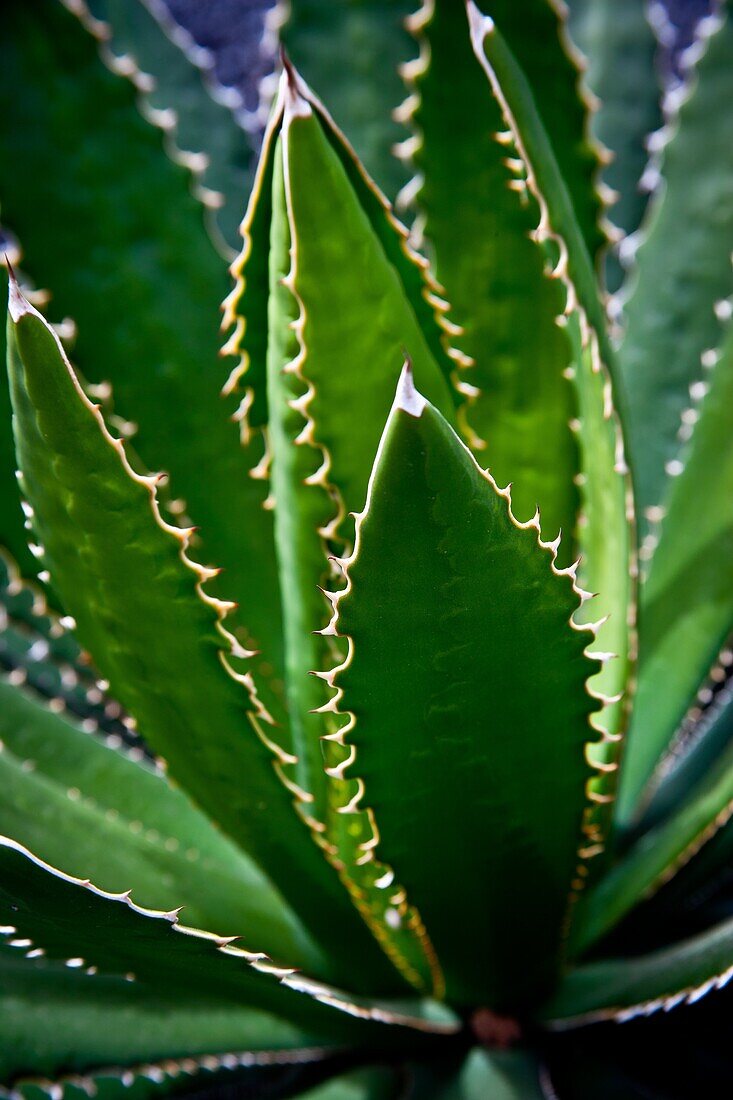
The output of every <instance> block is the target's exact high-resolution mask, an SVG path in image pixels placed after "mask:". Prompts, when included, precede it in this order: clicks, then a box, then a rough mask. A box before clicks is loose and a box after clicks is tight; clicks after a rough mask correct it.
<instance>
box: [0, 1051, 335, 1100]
mask: <svg viewBox="0 0 733 1100" xmlns="http://www.w3.org/2000/svg"><path fill="white" fill-rule="evenodd" d="M337 1053H338V1051H337V1049H336V1048H334V1049H330V1048H321V1047H301V1048H298V1049H292V1050H257V1051H249V1050H248V1051H237V1052H232V1051H229V1052H227V1053H226V1054H200V1055H196V1056H195V1057H190V1058H165V1059H160V1060H158V1061H154V1062H139V1063H136V1064H133V1065H130V1066H121V1065H114V1066H102V1067H100V1068H99V1069H94V1070H93V1071H91V1072H89V1073H73V1074H72V1073H69V1074H63V1075H61V1076H59V1077H55V1078H53V1079H51V1078H49V1077H22V1078H21V1079H20V1080H18V1081H17V1082H16V1083H15V1084H14V1085H13V1086H12V1088H10V1089H7V1088H4V1087H3V1086H2V1085H0V1100H27V1097H25V1095H24V1093H23V1092H22V1090H23V1089H24V1088H34V1089H39V1090H40V1091H41V1092H43V1093H45V1094H46V1096H47V1097H48V1100H64V1093H65V1090H66V1088H67V1087H68V1088H75V1089H79V1090H80V1091H81V1092H84V1093H86V1095H87V1096H88V1097H90V1100H91V1098H93V1097H95V1096H97V1094H98V1092H99V1087H98V1084H97V1081H98V1080H99V1079H100V1078H105V1079H108V1078H112V1079H114V1080H117V1081H119V1082H120V1084H121V1085H122V1086H123V1087H124V1088H130V1087H131V1086H132V1085H133V1084H134V1083H135V1081H136V1080H137V1079H139V1078H141V1077H144V1078H147V1079H148V1080H149V1081H151V1082H152V1083H153V1084H162V1083H163V1081H165V1079H166V1078H172V1079H175V1078H178V1077H194V1076H196V1075H197V1074H198V1073H200V1072H201V1071H202V1070H203V1071H204V1072H208V1073H217V1072H219V1071H221V1070H229V1071H231V1072H236V1071H237V1070H239V1069H249V1068H253V1069H254V1068H260V1067H264V1066H298V1065H310V1064H312V1063H314V1062H320V1061H324V1060H325V1059H327V1058H329V1057H333V1056H334V1054H337Z"/></svg>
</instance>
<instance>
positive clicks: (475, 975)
mask: <svg viewBox="0 0 733 1100" xmlns="http://www.w3.org/2000/svg"><path fill="white" fill-rule="evenodd" d="M345 569H346V576H347V587H346V590H345V591H344V592H343V593H339V594H337V595H336V597H335V606H336V614H335V617H334V619H333V621H332V624H331V627H330V630H332V631H335V632H336V633H337V635H338V636H340V637H342V638H347V639H348V643H349V654H348V657H347V659H346V661H344V663H343V664H342V665H340V666H339V667H337V668H336V669H334V670H333V672H332V673H330V674H328V676H327V679H328V681H329V682H330V683H332V684H333V686H334V687H335V688H336V689H337V692H336V695H335V697H334V699H333V700H332V703H331V704H330V707H331V709H332V710H333V711H335V714H336V717H335V718H334V719H333V722H334V725H335V726H336V727H337V728H336V729H335V731H334V734H333V735H331V736H330V737H329V738H328V739H327V743H328V750H329V751H328V757H327V759H328V761H329V765H330V772H329V774H330V775H331V776H332V778H333V782H334V784H335V790H336V791H337V793H338V794H339V796H340V803H341V805H342V806H343V809H342V811H341V812H342V816H343V817H344V818H345V824H344V825H343V827H342V831H341V832H335V831H334V833H333V834H332V838H333V841H334V843H336V844H337V845H338V846H339V851H340V854H342V856H343V858H344V859H351V860H354V855H355V853H353V852H351V851H350V850H349V847H348V843H347V841H346V839H345V837H348V834H349V833H350V832H351V831H352V830H353V831H354V832H356V829H357V828H358V827H359V821H360V818H364V817H368V818H370V821H371V823H372V825H373V838H372V840H371V842H370V843H363V844H362V845H361V849H362V850H361V859H360V860H359V861H358V862H357V861H354V862H355V866H354V867H353V868H352V869H351V873H353V874H355V875H356V874H361V875H362V877H363V878H364V880H365V881H366V880H368V878H369V876H371V877H372V878H373V879H374V880H375V881H374V882H373V883H372V886H373V890H372V892H371V894H370V895H369V896H370V897H372V896H374V895H377V896H379V895H380V894H381V898H382V903H381V904H382V906H384V907H389V906H390V905H391V910H388V911H387V912H386V913H385V914H384V915H385V919H386V922H387V924H388V925H389V926H390V927H392V928H395V929H399V928H400V927H404V928H405V929H407V928H409V927H413V926H414V927H416V928H417V929H418V933H419V929H420V925H419V923H418V922H419V919H420V918H421V919H422V922H424V933H423V934H424V936H427V937H429V939H427V941H426V944H427V947H428V948H429V947H430V945H432V948H433V949H434V951H435V954H436V959H435V960H434V962H437V963H438V964H439V965H440V966H441V967H442V970H443V973H444V976H445V981H446V985H447V991H448V996H449V998H451V999H453V1000H454V1001H457V1002H458V1003H459V1004H465V1005H475V1004H481V1005H488V1006H489V1007H492V1008H495V1009H498V1010H499V1011H511V1010H512V1009H513V1008H516V1006H517V1005H519V1004H525V1005H526V1003H527V1001H528V1000H531V999H532V998H533V997H536V996H537V995H538V994H539V992H540V991H541V990H542V988H543V987H544V985H545V984H546V983H547V982H548V981H551V980H552V977H553V974H554V973H555V972H556V969H557V967H558V965H559V954H560V950H561V946H560V945H561V938H562V931H561V929H562V925H563V921H564V919H565V916H566V913H567V907H568V904H569V897H570V894H571V892H572V890H573V888H574V887H577V885H578V883H577V881H576V874H575V872H576V866H577V864H578V858H579V857H578V845H579V841H580V838H581V826H582V824H583V816H584V811H585V809H586V807H587V801H586V783H587V781H588V779H589V777H590V774H591V771H590V768H589V766H588V763H587V762H586V759H585V745H586V742H587V741H588V739H589V736H590V735H591V734H590V730H589V726H588V720H589V717H590V713H591V711H592V710H593V708H594V705H595V704H594V703H593V702H592V700H591V699H590V698H589V696H588V694H587V692H586V690H585V684H586V680H587V677H588V676H589V675H592V674H593V673H594V672H595V671H596V670H597V667H598V664H597V662H596V661H593V660H590V659H588V658H587V657H586V656H585V654H584V647H585V645H586V644H587V642H588V640H589V637H590V635H589V634H588V633H587V632H584V631H582V630H578V628H576V627H574V625H573V624H572V623H571V621H570V620H571V616H572V615H573V614H574V613H575V612H576V611H577V609H578V607H579V604H580V602H581V601H580V598H579V594H578V592H577V591H576V590H574V587H573V584H572V580H571V576H570V575H568V574H567V573H565V574H563V573H561V572H560V571H558V570H557V568H556V567H555V566H554V548H553V547H552V546H551V545H549V544H547V543H544V544H543V543H541V542H540V541H539V530H538V526H537V524H536V522H534V523H530V524H527V525H525V526H524V527H522V526H521V525H519V524H517V523H516V521H515V520H513V518H512V516H511V514H510V510H509V501H508V493H507V492H501V491H499V490H498V489H497V487H496V485H495V483H494V482H493V481H492V480H491V478H490V477H489V476H488V475H486V474H484V473H483V472H482V471H481V470H480V469H479V468H478V467H477V466H476V464H475V462H474V460H473V459H472V457H471V455H470V452H468V451H467V450H466V449H465V448H464V447H463V446H462V444H461V443H460V441H459V440H458V439H457V437H456V436H455V434H454V433H453V431H452V429H451V428H450V427H449V426H448V425H447V424H446V422H445V421H444V420H443V418H442V417H441V416H440V414H439V413H438V412H437V411H436V410H435V409H434V408H433V407H432V406H431V405H429V404H428V403H427V402H426V401H425V399H424V398H423V397H422V396H421V395H420V394H419V393H417V391H415V390H414V389H413V387H412V384H411V381H410V377H409V374H408V373H406V374H405V375H403V379H402V382H401V384H400V388H399V390H398V396H397V399H396V402H395V405H394V408H393V411H392V413H391V415H390V419H389V421H388V425H387V428H386V430H385V434H384V437H383V440H382V443H381V445H380V451H379V456H378V459H377V462H376V466H375V469H374V473H373V475H372V480H371V483H370V493H369V497H368V501H367V506H366V509H365V511H364V512H363V513H362V514H361V516H360V518H359V520H358V533H357V543H356V550H355V553H354V555H353V557H351V558H350V559H348V560H347V561H346V562H345ZM344 719H346V721H344ZM436 777H438V788H437V799H438V800H437V802H436V786H435V784H436ZM350 820H353V822H354V824H353V825H349V822H350ZM389 868H394V874H396V876H397V877H398V878H397V880H395V878H394V874H391V873H390V871H389ZM357 881H358V882H361V880H360V879H357ZM398 883H399V886H400V887H403V888H404V893H406V899H405V896H404V893H402V892H401V891H400V889H398ZM374 905H375V907H376V905H377V901H375V902H374ZM410 905H411V906H414V907H415V910H416V913H415V911H413V910H411V909H410V908H409V906H410ZM418 915H419V916H418ZM423 965H424V964H423ZM428 977H429V975H425V973H424V972H423V980H425V981H427V980H428ZM433 980H435V977H434V976H433Z"/></svg>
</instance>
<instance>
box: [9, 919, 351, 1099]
mask: <svg viewBox="0 0 733 1100" xmlns="http://www.w3.org/2000/svg"><path fill="white" fill-rule="evenodd" d="M140 919H143V918H140ZM8 927H10V926H8ZM164 931H165V930H164ZM169 935H173V933H172V932H169ZM18 938H20V939H22V938H23V937H19V936H15V935H14V934H13V933H7V932H6V933H5V934H4V935H3V936H2V941H3V942H2V944H1V945H0V1011H2V1019H3V1027H2V1033H0V1083H2V1084H5V1083H9V1082H11V1081H14V1080H15V1079H16V1077H17V1076H26V1075H28V1076H31V1075H32V1076H34V1077H37V1075H39V1074H44V1075H49V1074H54V1075H55V1074H57V1073H60V1072H66V1073H72V1072H74V1073H83V1072H84V1070H86V1069H88V1068H89V1067H90V1066H96V1067H99V1066H104V1065H105V1064H107V1065H110V1066H111V1065H115V1064H117V1065H118V1066H119V1065H124V1064H125V1063H127V1064H130V1063H133V1064H134V1063H138V1069H140V1068H142V1067H140V1066H139V1063H140V1062H142V1061H144V1060H153V1059H161V1058H185V1059H189V1058H192V1059H195V1058H196V1056H198V1055H202V1054H208V1055H214V1054H223V1053H225V1052H228V1051H245V1050H249V1051H250V1052H252V1054H253V1055H254V1052H256V1051H258V1050H259V1051H263V1052H271V1051H272V1050H273V1047H275V1048H279V1051H280V1055H281V1057H282V1059H283V1061H285V1060H286V1059H287V1057H288V1054H289V1052H291V1053H290V1057H296V1056H297V1055H298V1051H299V1050H300V1051H301V1057H302V1048H303V1047H307V1046H310V1044H311V1043H313V1042H318V1043H319V1045H322V1046H328V1045H331V1043H332V1042H333V1040H329V1039H324V1038H323V1037H321V1036H320V1035H319V1034H318V1029H312V1028H311V1027H308V1026H301V1025H298V1024H297V1023H293V1022H290V1021H288V1020H287V1019H285V1018H283V1017H282V1015H279V1014H276V1013H271V1012H266V1011H264V1010H262V1009H259V1008H252V1007H251V1006H249V1005H247V1004H239V1005H237V1004H233V1003H232V1001H231V1000H230V999H223V998H218V999H217V998H215V997H207V998H201V997H186V998H181V997H180V996H178V997H173V996H171V995H170V993H167V992H165V991H162V990H160V989H158V990H154V989H151V988H150V987H149V986H145V985H143V984H141V983H140V982H129V981H126V980H125V979H124V978H120V977H110V976H106V975H101V974H88V973H87V972H86V970H84V969H81V968H76V967H73V968H69V967H67V966H65V965H64V964H63V963H61V964H59V963H54V962H49V961H48V960H47V959H45V958H43V957H42V956H36V957H33V958H31V959H27V958H25V957H24V955H25V951H28V950H31V951H32V950H34V949H33V948H25V949H23V948H17V947H11V946H8V943H9V942H10V941H12V939H18ZM180 938H181V940H183V939H184V937H180ZM230 962H231V963H232V965H233V967H234V968H236V963H235V962H234V961H233V960H230ZM100 1018H101V1019H103V1020H104V1027H100ZM337 1022H338V1021H337ZM311 1053H312V1052H311ZM0 1095H4V1093H3V1092H2V1088H1V1087H0ZM133 1095H135V1093H133Z"/></svg>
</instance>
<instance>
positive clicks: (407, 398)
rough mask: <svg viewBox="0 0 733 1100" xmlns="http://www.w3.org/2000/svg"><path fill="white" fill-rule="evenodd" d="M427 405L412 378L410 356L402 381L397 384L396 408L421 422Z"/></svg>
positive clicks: (407, 359) (403, 369) (406, 362)
mask: <svg viewBox="0 0 733 1100" xmlns="http://www.w3.org/2000/svg"><path fill="white" fill-rule="evenodd" d="M426 404H427V401H426V400H425V398H424V397H423V396H422V394H420V393H418V391H417V390H416V389H415V382H414V379H413V377H412V360H411V359H410V357H409V355H407V356H406V357H405V364H404V366H403V368H402V373H401V374H400V380H399V382H398V383H397V392H396V394H395V400H394V407H395V408H396V409H402V411H403V412H406V413H408V414H409V415H410V416H414V417H415V419H416V420H419V418H420V416H421V415H422V412H423V409H424V408H425V406H426Z"/></svg>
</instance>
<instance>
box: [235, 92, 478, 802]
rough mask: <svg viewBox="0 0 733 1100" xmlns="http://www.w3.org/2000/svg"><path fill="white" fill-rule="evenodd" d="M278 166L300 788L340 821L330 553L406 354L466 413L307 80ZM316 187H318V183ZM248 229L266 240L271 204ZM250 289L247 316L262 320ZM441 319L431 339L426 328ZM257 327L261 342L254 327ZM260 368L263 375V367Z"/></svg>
mask: <svg viewBox="0 0 733 1100" xmlns="http://www.w3.org/2000/svg"><path fill="white" fill-rule="evenodd" d="M276 134H279V136H278V137H277V139H276V138H275V135H276ZM264 157H265V161H264V162H263V165H267V162H268V161H270V160H271V161H272V165H271V167H269V168H268V167H266V166H261V168H260V178H261V181H262V189H260V190H258V197H257V200H256V201H257V202H265V203H266V207H265V209H267V210H268V211H269V212H270V213H271V219H272V229H271V235H270V241H269V250H270V271H269V284H270V286H269V302H268V340H267V389H268V394H267V397H268V407H269V420H268V425H269V426H268V440H269V445H270V450H271V457H272V466H271V470H272V473H271V487H272V494H273V497H274V500H275V503H276V510H275V539H276V549H277V561H278V566H279V571H280V584H281V594H282V604H283V622H284V624H285V639H286V670H287V693H288V701H289V706H290V714H291V728H292V734H293V744H294V749H295V753H296V754H297V755H298V757H299V766H298V769H297V773H296V774H297V781H298V783H299V785H300V786H301V787H302V788H303V789H304V790H305V791H307V792H308V793H309V794H310V795H312V796H313V802H312V803H310V804H309V805H308V806H307V807H306V809H307V813H308V817H309V818H311V819H314V820H315V821H316V822H319V823H320V822H322V821H323V818H324V817H325V815H326V813H327V789H326V788H327V783H326V778H325V776H324V773H323V760H322V753H321V746H320V736H321V734H322V733H323V732H324V730H323V723H322V719H321V718H320V717H319V716H317V715H313V714H312V713H311V712H312V711H313V709H314V708H317V707H319V706H320V705H322V704H323V703H324V702H325V701H326V696H325V694H324V691H323V687H322V685H320V684H318V682H317V681H316V680H314V678H313V677H312V676H311V675H310V673H311V671H312V670H314V669H319V668H323V667H324V661H327V659H328V656H329V654H330V649H329V648H327V643H325V642H324V640H323V639H322V638H319V637H316V636H314V634H313V632H314V631H316V630H318V629H319V628H321V627H323V626H324V625H325V623H326V621H327V615H326V608H325V604H324V602H323V600H322V598H321V596H320V593H319V591H318V587H317V586H318V585H319V584H320V585H322V584H324V583H326V582H327V581H328V577H329V572H330V569H329V564H328V561H327V555H328V552H329V549H330V546H335V547H336V548H342V546H343V542H342V541H341V540H342V539H343V538H346V539H347V540H348V539H349V537H350V536H351V534H352V531H353V524H352V523H351V521H350V519H349V518H348V515H347V513H348V512H349V511H352V510H355V509H357V508H358V507H360V506H361V505H362V504H363V502H364V497H365V495H366V487H367V481H368V477H369V471H370V469H371V463H372V460H373V457H374V453H375V452H376V449H377V445H378V443H379V433H380V426H381V425H382V424H383V423H384V420H385V418H386V415H387V412H388V410H389V405H390V402H391V397H392V393H393V390H394V384H395V377H396V375H397V373H398V370H399V365H400V364H401V362H402V357H403V349H404V348H405V347H407V348H410V349H411V350H412V352H413V355H414V362H415V371H416V374H417V377H418V378H419V379H420V381H421V384H422V385H423V386H424V388H425V390H426V392H428V393H429V394H430V396H431V397H432V398H433V400H434V401H435V402H436V403H437V404H438V405H440V407H441V408H442V409H443V410H444V411H445V413H446V415H453V407H454V395H453V394H452V392H451V389H450V384H449V381H448V377H447V376H449V375H450V373H451V370H452V363H451V360H450V358H449V357H448V355H447V354H446V352H445V351H444V350H443V348H442V346H441V344H440V337H441V329H440V327H439V324H438V322H437V321H436V317H435V316H434V314H433V310H432V309H431V307H430V306H429V305H427V303H426V302H425V301H424V299H423V298H422V297H421V294H420V292H421V291H423V292H424V291H426V290H427V289H428V284H427V283H426V282H425V281H424V279H423V274H422V271H421V270H420V267H419V266H418V265H417V263H416V262H415V260H414V259H413V257H412V256H411V255H410V254H409V253H408V252H407V251H406V250H405V244H404V236H403V234H404V230H401V229H400V227H398V226H397V225H396V224H395V223H394V220H393V219H391V216H390V215H389V213H388V211H386V210H385V208H384V206H383V204H382V200H381V199H380V197H379V195H378V193H376V192H375V191H374V189H373V187H372V185H371V184H370V182H369V181H368V180H367V179H366V177H364V175H363V172H362V170H361V168H360V167H359V165H358V164H357V163H356V162H355V161H354V159H353V156H352V154H351V153H350V151H349V150H348V148H346V147H345V146H344V143H343V139H342V138H341V136H340V135H339V134H338V133H337V132H336V131H335V130H334V129H333V127H332V124H331V123H330V121H329V119H328V118H327V116H326V115H325V114H324V113H323V109H322V108H321V107H320V105H319V104H318V103H317V102H316V101H315V100H314V99H313V98H312V96H311V95H310V93H309V92H308V90H307V89H306V88H305V86H304V85H303V84H302V82H299V80H298V77H297V76H296V75H295V74H294V73H293V72H292V71H291V72H290V73H289V74H286V75H285V77H284V78H283V81H282V85H281V90H280V96H279V100H278V103H277V105H276V107H275V110H274V113H273V121H272V125H271V128H270V133H269V134H268V138H267V143H266V149H265V154H264ZM268 179H269V180H270V181H271V185H272V191H271V195H270V198H269V200H267V199H266V198H265V195H264V186H265V184H266V182H267V180H268ZM313 179H318V180H319V186H318V187H313V186H311V181H312V180H313ZM259 217H260V218H261V214H260V215H259ZM247 221H248V224H250V225H251V226H252V230H253V231H254V230H257V232H259V229H258V227H259V225H260V224H261V222H260V220H259V218H258V214H257V208H256V206H254V207H250V214H249V217H248V220H247ZM257 243H258V242H257V239H256V238H255V237H253V238H252V242H251V248H250V246H249V245H248V246H247V247H246V248H245V257H246V259H245V260H244V271H243V274H244V278H245V279H247V280H248V279H249V275H248V270H249V265H250V264H251V263H252V262H254V263H255V265H256V267H255V274H257V271H258V269H259V265H260V263H261V258H258V253H257V252H256V251H255V246H256V244H257ZM355 257H358V258H359V259H358V263H355ZM248 285H249V283H247V284H245V289H244V299H243V301H242V303H241V305H240V306H237V307H236V308H245V309H246V306H247V300H248V293H249V291H248V289H247V287H248ZM232 304H233V305H234V303H232ZM425 312H427V315H428V317H429V321H428V332H427V335H426V334H425V333H424V332H423V330H422V328H421V326H420V320H421V319H422V317H423V314H424V313H425ZM258 317H259V314H256V317H255V320H257V319H258ZM245 324H246V327H245V329H244V341H245V342H246V340H247V330H248V328H249V320H248V319H247V318H245ZM257 341H258V345H259V344H260V343H261V341H260V338H259V337H257ZM435 346H437V349H438V353H439V356H440V360H439V363H438V362H436V361H435V359H434V357H433V354H432V353H433V350H434V347H435ZM262 350H263V349H261V348H260V351H262ZM249 351H250V352H251V351H252V348H251V347H250V349H249ZM248 354H249V352H248ZM252 368H254V369H255V371H256V370H257V365H256V362H255V360H254V359H252ZM248 376H249V372H248V373H247V375H245V381H246V380H247V377H248ZM256 377H257V376H256V375H255V378H256ZM255 391H256V383H255ZM357 394H358V400H356V399H355V396H356V395H357ZM455 396H456V399H457V395H455Z"/></svg>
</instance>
